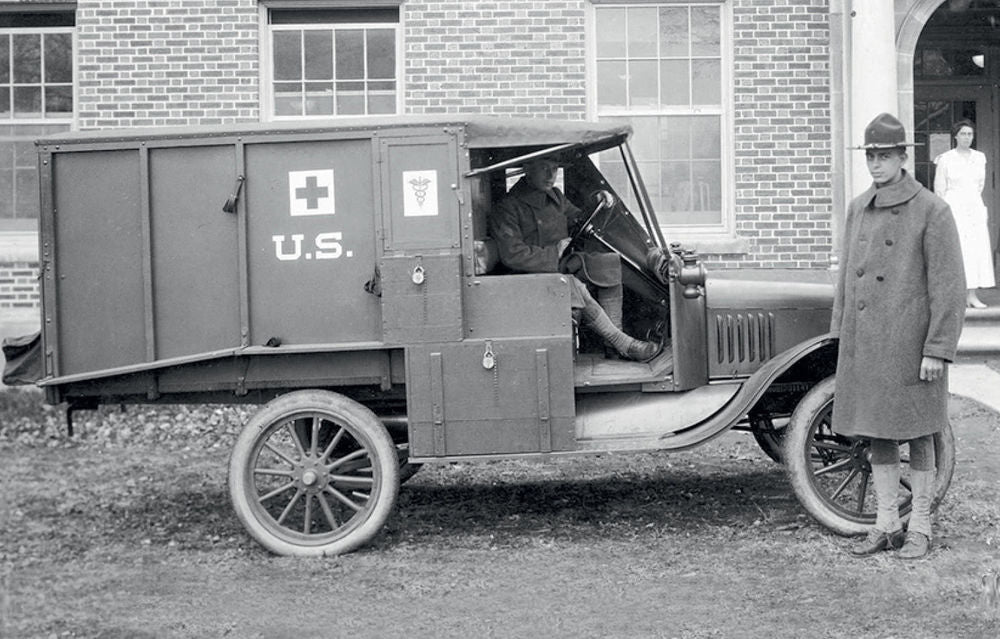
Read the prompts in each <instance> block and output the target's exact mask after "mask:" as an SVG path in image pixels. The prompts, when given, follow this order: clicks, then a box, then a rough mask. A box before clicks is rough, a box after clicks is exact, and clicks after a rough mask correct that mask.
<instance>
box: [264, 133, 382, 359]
mask: <svg viewBox="0 0 1000 639" xmlns="http://www.w3.org/2000/svg"><path fill="white" fill-rule="evenodd" d="M372 159H373V158H372V143H371V140H370V139H369V138H368V137H364V138H360V139H358V138H354V139H330V140H322V141H315V142H312V141H310V142H304V141H294V142H293V141H287V142H284V141H263V142H261V141H255V142H253V143H248V144H247V146H246V166H247V182H246V194H247V195H246V197H247V200H246V207H247V217H248V220H249V224H248V229H247V243H248V248H247V255H248V257H247V260H248V271H249V306H250V340H249V341H250V344H251V345H262V344H264V343H266V342H267V341H268V340H269V339H271V338H277V339H279V340H281V343H282V344H285V345H292V344H318V343H327V344H329V343H344V344H350V343H356V342H372V341H377V340H380V339H381V315H380V304H379V300H378V298H377V297H375V296H374V295H371V294H369V293H367V292H365V283H366V282H367V281H369V280H370V279H372V277H373V275H374V272H375V265H376V262H377V260H376V251H375V249H376V243H375V235H376V229H375V219H376V216H377V215H378V210H379V209H378V206H377V204H376V203H375V201H374V198H375V197H376V194H375V192H374V185H373V177H372V175H373V169H372Z"/></svg>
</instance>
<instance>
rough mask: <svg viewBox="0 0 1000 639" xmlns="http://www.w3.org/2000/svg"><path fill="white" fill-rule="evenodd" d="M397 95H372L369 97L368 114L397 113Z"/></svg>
mask: <svg viewBox="0 0 1000 639" xmlns="http://www.w3.org/2000/svg"><path fill="white" fill-rule="evenodd" d="M395 112H396V94H395V93H389V94H385V93H371V94H369V95H368V113H370V114H373V115H375V114H379V113H395Z"/></svg>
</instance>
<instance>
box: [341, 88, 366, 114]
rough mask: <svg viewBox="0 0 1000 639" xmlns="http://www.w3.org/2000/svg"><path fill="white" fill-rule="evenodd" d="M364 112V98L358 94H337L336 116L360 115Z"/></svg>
mask: <svg viewBox="0 0 1000 639" xmlns="http://www.w3.org/2000/svg"><path fill="white" fill-rule="evenodd" d="M364 112H365V96H364V95H358V94H349V93H348V94H345V93H338V94H337V115H361V114H364Z"/></svg>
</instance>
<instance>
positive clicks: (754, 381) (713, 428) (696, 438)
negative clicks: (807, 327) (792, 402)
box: [662, 334, 837, 449]
mask: <svg viewBox="0 0 1000 639" xmlns="http://www.w3.org/2000/svg"><path fill="white" fill-rule="evenodd" d="M836 343H837V339H836V338H835V337H833V336H831V335H829V334H826V335H820V336H818V337H814V338H811V339H808V340H806V341H804V342H801V343H799V344H797V345H796V346H793V347H792V348H789V349H787V350H785V351H784V352H782V353H781V354H779V355H778V356H777V357H774V358H772V359H770V360H768V361H767V362H766V363H765V364H764V365H763V366H761V367H760V368H759V369H757V371H756V372H755V373H754V374H753V375H751V376H750V377H749V378H747V380H746V381H745V382H744V383H743V385H742V386H741V387H740V390H739V391H738V392H737V393H736V394H735V395H734V396H733V398H732V399H731V400H729V402H727V403H726V405H725V406H723V407H722V408H721V409H720V410H719V411H717V412H716V413H714V414H713V415H711V416H709V417H707V418H705V419H704V420H702V421H700V422H698V423H696V424H693V425H692V426H690V427H688V428H686V429H684V430H681V431H677V432H673V433H667V434H665V435H663V437H662V439H663V440H664V442H663V443H664V448H669V449H684V448H691V447H693V446H697V445H699V444H702V443H704V442H706V441H708V440H710V439H712V438H714V437H717V436H718V435H720V434H722V433H724V432H725V431H727V430H729V429H730V428H732V427H733V426H735V425H736V424H737V423H738V422H739V421H740V420H742V419H743V417H744V416H745V415H746V414H747V413H748V412H749V411H750V409H751V408H752V407H753V406H754V405H755V404H757V402H758V401H760V399H761V398H762V397H763V396H764V394H765V393H766V392H767V390H768V389H769V388H770V387H771V386H772V385H773V384H774V383H775V382H777V381H778V380H779V379H781V378H782V376H783V375H784V374H785V373H787V372H789V371H790V370H791V369H792V368H793V367H794V366H795V365H796V364H798V363H800V362H805V361H806V360H809V359H811V358H815V357H826V356H827V355H826V354H824V353H823V351H824V350H826V351H828V352H829V351H832V352H830V353H829V354H830V355H831V356H832V357H833V358H834V361H835V360H836V350H835V348H836Z"/></svg>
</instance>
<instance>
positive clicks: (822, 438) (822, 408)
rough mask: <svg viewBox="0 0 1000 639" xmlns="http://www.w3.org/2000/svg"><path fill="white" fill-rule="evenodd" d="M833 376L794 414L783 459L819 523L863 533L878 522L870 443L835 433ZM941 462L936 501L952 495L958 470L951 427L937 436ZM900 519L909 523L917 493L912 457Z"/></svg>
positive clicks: (800, 496)
mask: <svg viewBox="0 0 1000 639" xmlns="http://www.w3.org/2000/svg"><path fill="white" fill-rule="evenodd" d="M834 382H835V380H834V377H833V376H831V377H827V378H826V379H824V380H823V381H821V382H820V383H819V384H817V385H816V386H814V387H813V388H812V389H811V390H810V391H809V392H808V393H806V395H805V396H804V397H803V398H802V400H801V401H800V402H799V404H798V406H796V407H795V410H794V411H793V412H792V418H791V420H790V421H789V424H788V427H787V428H786V429H785V431H786V432H785V442H784V452H783V454H782V457H783V459H784V462H785V468H786V470H787V473H788V477H789V480H790V481H791V484H792V490H794V491H795V496H796V497H797V498H798V500H799V502H800V503H801V504H802V506H803V507H804V508H805V509H806V511H808V512H809V514H810V515H812V516H813V517H814V518H815V519H816V520H817V521H818V522H819V523H821V524H823V525H824V526H826V527H827V528H829V529H830V530H832V531H833V532H835V533H837V534H840V535H860V534H864V533H866V532H868V530H869V529H870V528H871V527H872V525H874V523H875V496H874V487H873V486H872V482H871V470H872V469H871V452H870V445H869V440H867V439H862V438H855V437H845V436H843V435H839V434H837V433H835V432H833V428H832V419H831V417H832V414H833V391H834ZM934 453H935V457H936V460H937V477H936V479H935V486H934V488H935V490H934V501H933V504H932V505H931V508H932V509H934V508H937V506H938V504H939V503H940V502H941V500H942V499H943V498H944V495H945V493H946V492H948V486H949V485H950V484H951V476H952V474H953V473H954V471H955V438H954V436H953V435H952V431H951V425H950V424H948V423H945V425H944V429H943V430H942V431H941V432H939V433H935V434H934ZM901 458H902V468H903V471H902V473H901V475H900V491H899V501H898V503H899V515H900V517H901V518H902V519H903V520H904V521H905V520H907V519H909V515H910V509H911V505H912V494H911V492H910V481H909V472H908V471H909V456H908V455H901Z"/></svg>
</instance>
